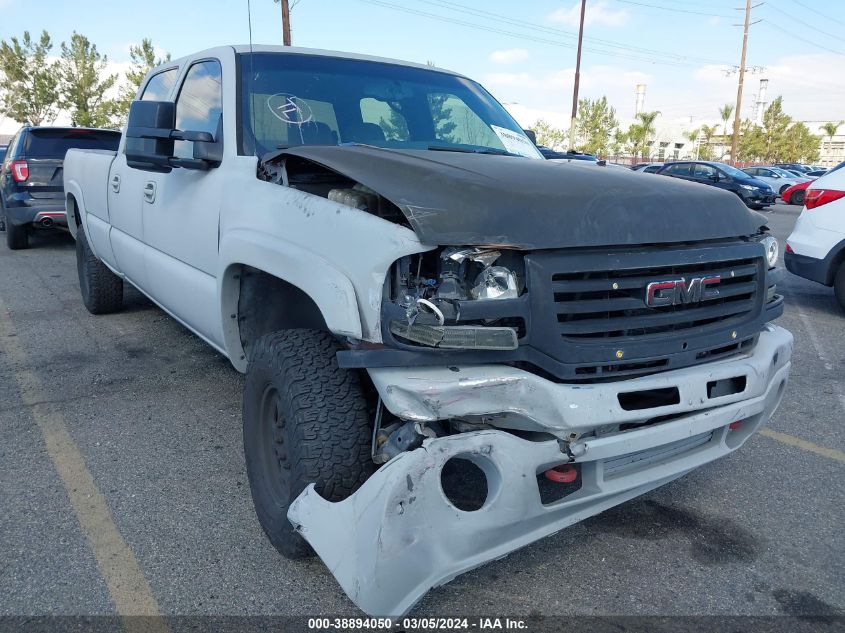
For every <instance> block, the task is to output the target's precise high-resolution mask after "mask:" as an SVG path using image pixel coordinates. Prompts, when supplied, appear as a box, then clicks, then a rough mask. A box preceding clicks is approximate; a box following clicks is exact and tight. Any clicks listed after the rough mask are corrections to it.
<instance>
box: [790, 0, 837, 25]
mask: <svg viewBox="0 0 845 633" xmlns="http://www.w3.org/2000/svg"><path fill="white" fill-rule="evenodd" d="M792 1H793V2H794V3H795V4H797V5H798V6H800V7H804V8H805V9H807V10H808V11H812V12H813V13H817V14H819V15H820V16H822V17H823V18H827V19H828V20H833V21H834V22H838V23H839V24H842V25H843V26H845V22H843V21H842V20H840V19H838V18H834V17H833V16H830V15H827V14H825V13H822V12H821V11H819V10H818V9H814V8H813V7H808V6H807V5H806V4H804V3H803V2H799V0H792Z"/></svg>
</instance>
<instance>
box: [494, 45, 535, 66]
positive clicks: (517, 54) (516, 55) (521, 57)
mask: <svg viewBox="0 0 845 633" xmlns="http://www.w3.org/2000/svg"><path fill="white" fill-rule="evenodd" d="M526 59H528V51H527V50H525V49H524V48H506V49H504V50H501V51H493V52H492V53H490V61H491V62H493V63H494V64H513V63H514V62H522V61H525V60H526Z"/></svg>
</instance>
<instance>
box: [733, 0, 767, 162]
mask: <svg viewBox="0 0 845 633" xmlns="http://www.w3.org/2000/svg"><path fill="white" fill-rule="evenodd" d="M755 6H760V5H759V4H758V5H755ZM751 9H752V6H751V0H745V23H744V24H743V26H742V56H741V58H740V61H739V85H738V86H737V89H736V109H735V110H734V133H733V138H732V139H731V162H732V163H733V164H736V147H737V143H738V141H739V125H740V119H741V117H740V110H741V109H742V85H743V83H744V82H745V56H746V53H747V51H748V27H749V26H750V25H751Z"/></svg>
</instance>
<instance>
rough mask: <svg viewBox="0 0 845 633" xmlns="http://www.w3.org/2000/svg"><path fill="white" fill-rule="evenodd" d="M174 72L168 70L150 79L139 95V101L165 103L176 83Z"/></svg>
mask: <svg viewBox="0 0 845 633" xmlns="http://www.w3.org/2000/svg"><path fill="white" fill-rule="evenodd" d="M176 70H177V69H176V68H169V69H168V70H163V71H162V72H160V73H157V74H155V75H153V76H152V77H150V80H149V81H148V82H147V85H146V86H144V92H142V93H141V101H166V100H167V97H169V96H170V91H171V90H172V89H173V84H174V83H176Z"/></svg>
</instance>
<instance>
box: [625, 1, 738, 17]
mask: <svg viewBox="0 0 845 633" xmlns="http://www.w3.org/2000/svg"><path fill="white" fill-rule="evenodd" d="M615 1H616V2H622V3H624V4H634V5H636V6H638V7H648V8H649V9H659V10H661V11H674V12H675V13H690V14H692V15H706V16H708V17H715V18H733V17H734V16H732V15H721V14H719V13H706V12H704V11H690V10H689V9H678V8H675V7H667V6H661V5H657V4H647V3H645V2H635V1H634V0H615Z"/></svg>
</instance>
